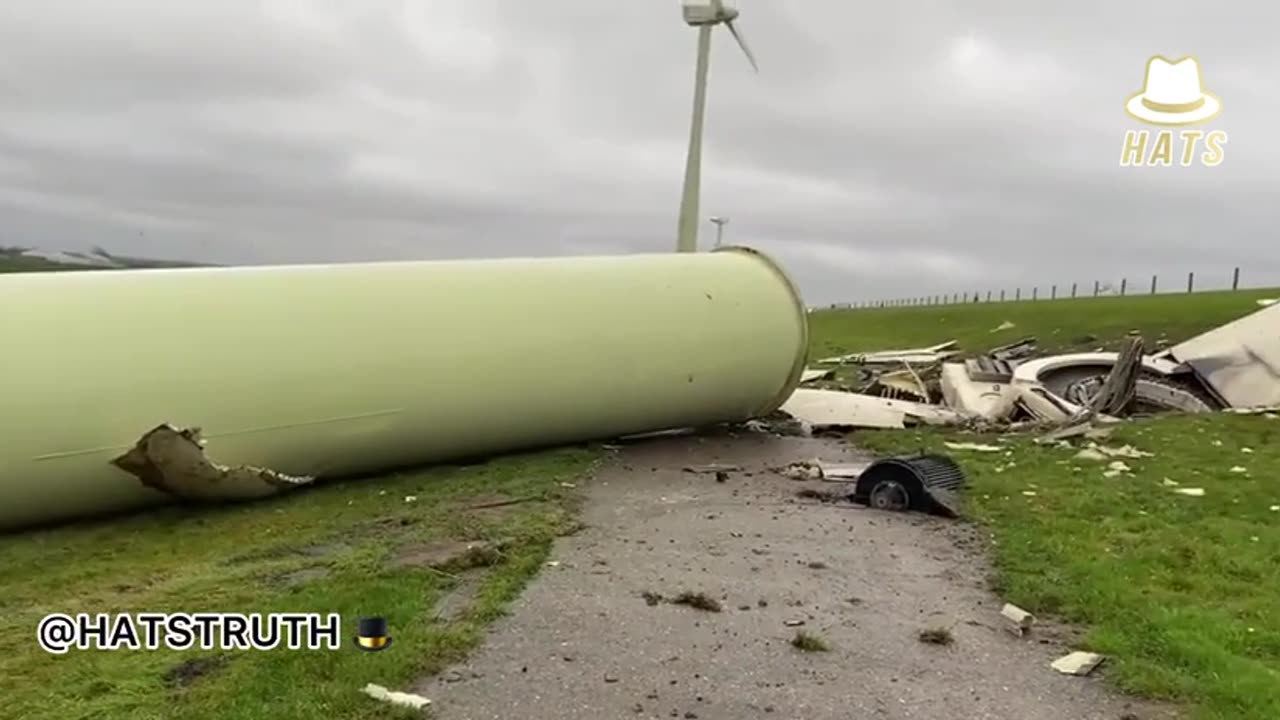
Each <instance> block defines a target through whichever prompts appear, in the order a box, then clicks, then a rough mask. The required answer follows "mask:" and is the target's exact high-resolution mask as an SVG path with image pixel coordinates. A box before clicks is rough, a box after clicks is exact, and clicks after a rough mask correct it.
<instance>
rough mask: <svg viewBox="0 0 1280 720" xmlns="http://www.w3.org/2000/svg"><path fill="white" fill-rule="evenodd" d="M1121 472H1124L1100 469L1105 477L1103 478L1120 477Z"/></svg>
mask: <svg viewBox="0 0 1280 720" xmlns="http://www.w3.org/2000/svg"><path fill="white" fill-rule="evenodd" d="M1122 474H1124V473H1123V471H1121V470H1103V471H1102V477H1105V478H1113V477H1120V476H1121V475H1122Z"/></svg>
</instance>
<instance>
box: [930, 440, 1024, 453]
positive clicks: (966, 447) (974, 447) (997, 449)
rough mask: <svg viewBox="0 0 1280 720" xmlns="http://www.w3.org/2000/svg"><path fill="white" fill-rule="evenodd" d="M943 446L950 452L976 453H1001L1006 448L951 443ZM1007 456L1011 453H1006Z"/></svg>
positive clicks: (980, 444)
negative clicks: (967, 451) (970, 451)
mask: <svg viewBox="0 0 1280 720" xmlns="http://www.w3.org/2000/svg"><path fill="white" fill-rule="evenodd" d="M943 445H946V446H947V449H949V450H972V451H974V452H1000V451H1001V450H1004V448H1002V447H1000V446H999V445H984V444H982V443H969V442H963V443H952V442H949V443H943ZM1005 454H1006V455H1008V454H1011V453H1005Z"/></svg>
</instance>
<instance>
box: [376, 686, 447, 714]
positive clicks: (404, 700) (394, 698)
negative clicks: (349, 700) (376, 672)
mask: <svg viewBox="0 0 1280 720" xmlns="http://www.w3.org/2000/svg"><path fill="white" fill-rule="evenodd" d="M364 694H365V695H368V696H369V697H371V698H374V699H375V700H382V701H383V702H389V703H391V704H392V705H400V706H402V707H409V708H413V709H414V710H421V709H422V708H424V707H427V706H428V705H430V704H431V701H430V700H428V699H427V698H424V697H422V696H421V695H414V694H412V693H404V692H399V691H396V690H388V689H386V688H384V687H382V686H381V685H374V684H373V683H369V684H368V685H365V686H364Z"/></svg>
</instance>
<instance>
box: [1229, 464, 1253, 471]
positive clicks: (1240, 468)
mask: <svg viewBox="0 0 1280 720" xmlns="http://www.w3.org/2000/svg"><path fill="white" fill-rule="evenodd" d="M1231 472H1233V473H1247V472H1249V469H1248V468H1243V467H1240V466H1239V465H1236V466H1235V467H1233V468H1231Z"/></svg>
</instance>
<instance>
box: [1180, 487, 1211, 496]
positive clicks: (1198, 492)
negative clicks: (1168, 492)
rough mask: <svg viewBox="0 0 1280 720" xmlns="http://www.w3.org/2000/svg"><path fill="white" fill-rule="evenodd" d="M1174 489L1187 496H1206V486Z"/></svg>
mask: <svg viewBox="0 0 1280 720" xmlns="http://www.w3.org/2000/svg"><path fill="white" fill-rule="evenodd" d="M1173 491H1174V492H1176V493H1178V494H1179V495H1186V496H1187V497H1204V488H1174V490H1173Z"/></svg>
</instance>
